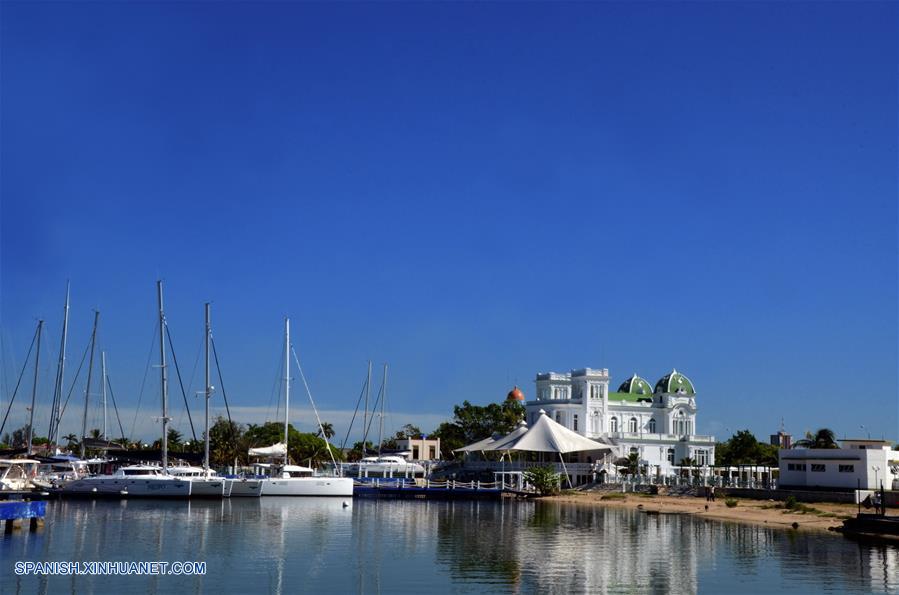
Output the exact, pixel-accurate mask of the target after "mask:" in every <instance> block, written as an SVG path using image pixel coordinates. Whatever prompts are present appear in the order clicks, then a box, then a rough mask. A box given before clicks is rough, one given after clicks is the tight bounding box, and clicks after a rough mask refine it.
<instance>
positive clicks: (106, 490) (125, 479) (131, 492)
mask: <svg viewBox="0 0 899 595" xmlns="http://www.w3.org/2000/svg"><path fill="white" fill-rule="evenodd" d="M192 485H193V482H192V481H191V480H190V479H189V478H187V477H175V476H174V475H170V474H168V473H165V472H163V470H162V468H161V467H158V466H156V465H128V466H127V467H120V468H119V469H117V470H116V471H115V472H114V473H112V474H109V475H95V476H93V477H83V478H81V479H76V480H73V481H70V482H68V483H66V484H64V485H62V486H61V487H59V488H58V489H57V490H55V491H56V493H58V494H60V495H64V496H112V497H151V498H188V497H190V494H191V487H192Z"/></svg>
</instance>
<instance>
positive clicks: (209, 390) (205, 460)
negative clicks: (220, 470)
mask: <svg viewBox="0 0 899 595" xmlns="http://www.w3.org/2000/svg"><path fill="white" fill-rule="evenodd" d="M211 335H212V330H211V328H210V323H209V302H206V445H205V450H204V452H203V470H204V471H206V477H209V398H210V397H211V396H212V386H211V385H210V384H209V338H210V336H211Z"/></svg>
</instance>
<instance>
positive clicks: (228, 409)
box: [209, 333, 234, 431]
mask: <svg viewBox="0 0 899 595" xmlns="http://www.w3.org/2000/svg"><path fill="white" fill-rule="evenodd" d="M209 343H211V344H212V357H213V358H214V359H215V369H216V371H217V372H218V377H219V388H220V389H222V399H224V401H225V412H226V413H227V414H228V427H230V428H231V429H232V431H233V429H234V428H233V425H232V424H233V423H234V422H232V421H231V407H229V406H228V395H227V394H225V381H224V380H223V379H222V367H221V366H220V365H219V354H218V351H216V350H215V339H214V338H213V337H212V334H211V333H210V335H209Z"/></svg>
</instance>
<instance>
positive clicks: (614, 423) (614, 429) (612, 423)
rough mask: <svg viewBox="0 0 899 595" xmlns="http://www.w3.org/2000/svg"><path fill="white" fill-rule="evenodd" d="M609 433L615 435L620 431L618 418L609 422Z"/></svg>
mask: <svg viewBox="0 0 899 595" xmlns="http://www.w3.org/2000/svg"><path fill="white" fill-rule="evenodd" d="M609 431H610V432H613V433H614V432H617V431H618V418H617V417H613V418H612V419H610V420H609Z"/></svg>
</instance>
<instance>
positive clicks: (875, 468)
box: [871, 465, 880, 490]
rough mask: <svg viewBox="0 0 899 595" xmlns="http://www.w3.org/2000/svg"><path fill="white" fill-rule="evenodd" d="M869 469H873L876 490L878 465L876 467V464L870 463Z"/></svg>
mask: <svg viewBox="0 0 899 595" xmlns="http://www.w3.org/2000/svg"><path fill="white" fill-rule="evenodd" d="M871 469H874V489H875V490H876V489H877V486H878V485H879V484H878V483H877V473H878V472H879V471H880V467H878V466H877V465H871Z"/></svg>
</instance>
